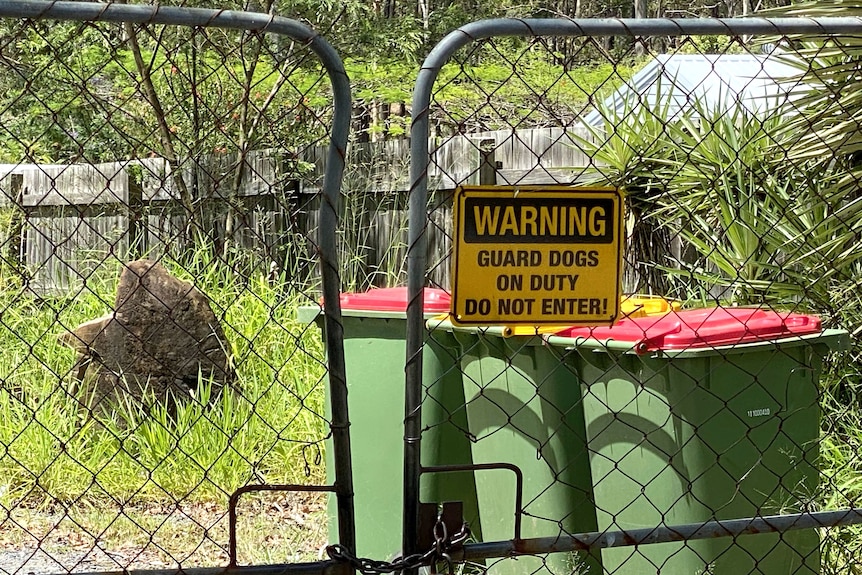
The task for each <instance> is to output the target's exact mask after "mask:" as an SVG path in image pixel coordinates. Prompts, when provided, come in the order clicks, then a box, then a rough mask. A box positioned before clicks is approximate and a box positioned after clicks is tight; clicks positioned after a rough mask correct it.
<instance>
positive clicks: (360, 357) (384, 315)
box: [299, 287, 480, 560]
mask: <svg viewBox="0 0 862 575" xmlns="http://www.w3.org/2000/svg"><path fill="white" fill-rule="evenodd" d="M407 301H408V300H407V288H404V287H397V288H381V289H371V290H368V291H367V292H363V293H350V294H342V296H341V309H342V319H343V326H344V358H345V365H346V372H347V373H346V375H347V387H348V403H349V409H350V443H351V450H352V462H353V486H354V494H355V495H354V508H355V515H356V553H357V555H358V556H360V557H368V558H371V559H375V560H390V559H392V558H393V557H395V556H396V555H398V554H399V553H400V550H401V543H402V541H401V532H402V509H403V505H402V498H403V487H402V485H403V475H404V469H403V460H404V457H403V450H404V444H403V437H404V424H403V422H404V365H405V358H406V353H407V351H406V341H405V335H406V325H407V323H406V310H407ZM424 305H425V312H426V316H427V317H429V318H430V317H432V316H434V315H438V314H440V313H441V312H444V311H448V310H449V295H448V294H447V293H446V292H444V291H442V290H436V289H430V288H426V289H425V291H424ZM322 317H323V316H322V314H321V310H320V308H319V307H318V306H309V307H307V308H304V309H300V314H299V319H300V321H304V322H306V323H310V322H311V321H314V320H315V319H316V320H317V321H320V320H322ZM458 355H459V351H458V346H457V343H456V342H455V341H454V339H453V338H452V337H451V335H448V336H447V335H446V334H444V333H435V334H433V337H432V336H431V335H429V337H428V338H427V341H426V345H425V347H424V349H423V372H422V379H423V387H424V396H423V402H422V407H423V410H422V427H423V433H422V464H423V466H433V465H463V464H470V463H471V459H470V457H471V451H470V440H469V438H468V436H467V434H466V431H465V430H466V428H467V423H466V410H465V408H464V404H465V401H464V387H463V383H462V382H461V372H460V370H459V368H458ZM328 409H329V406H328V402H327V410H328ZM331 452H332V450H331V449H328V450H327V469H332V465H331V463H332V459H331V457H332V456H331ZM328 480H329V481H333V480H334V477H332V476H330V477H328ZM420 500H421V501H423V502H427V503H441V502H444V501H462V502H463V503H464V518H465V521H467V523H468V524H469V525H470V528H471V531H472V532H473V533H480V526H479V518H478V510H477V503H476V486H475V483H474V481H473V473H472V472H453V473H439V474H437V473H435V474H424V475H423V476H422V478H421V490H420ZM329 513H330V521H329V534H330V540H331V541H336V540H337V533H338V531H337V526H336V522H335V515H334V513H335V506H334V498H330V505H329Z"/></svg>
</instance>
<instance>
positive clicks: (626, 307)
mask: <svg viewBox="0 0 862 575" xmlns="http://www.w3.org/2000/svg"><path fill="white" fill-rule="evenodd" d="M620 304H621V310H622V311H623V313H624V314H625V315H627V316H628V315H631V316H633V317H641V316H646V315H662V314H665V313H668V312H669V311H671V310H672V309H678V307H679V303H678V302H673V301H670V300H666V299H664V298H657V297H650V296H641V295H627V296H624V297H623V298H622V300H621V302H620ZM428 326H429V328H430V329H431V332H432V333H434V334H437V333H440V332H445V333H453V334H454V336H455V339H456V340H457V341H458V343H459V344H460V346H461V358H460V359H461V369H462V371H463V382H464V397H465V399H466V400H467V421H468V424H469V431H470V434H471V436H472V437H473V438H474V442H473V444H472V450H473V461H474V463H506V464H510V465H514V466H516V467H518V469H520V471H521V473H522V476H523V501H522V505H523V510H522V511H523V514H522V516H521V533H520V536H521V537H522V538H531V537H555V536H558V535H565V534H575V533H585V532H590V531H595V530H596V528H597V522H596V512H595V509H594V505H593V502H592V499H593V496H592V488H591V483H590V482H591V475H590V469H589V459H588V452H587V449H586V436H585V433H586V432H585V427H584V415H583V405H582V401H581V391H580V386H579V385H578V382H577V380H576V379H575V378H574V377H573V376H572V373H571V371H569V369H568V367H567V366H566V365H565V362H563V361H562V360H561V357H560V356H561V351H559V350H557V351H555V350H553V349H551V348H549V347H548V346H547V345H545V343H544V341H543V340H542V337H541V334H544V333H547V332H549V331H551V330H553V331H557V330H560V329H562V326H557V327H555V328H554V327H547V326H545V327H531V326H515V327H483V328H473V327H456V326H454V325H453V324H452V323H451V322H450V321H449V320H448V318H446V317H438V318H434V319H432V320H430V321H429V322H428ZM475 480H476V489H477V496H478V501H479V515H480V518H481V521H482V537H483V540H484V541H503V540H508V539H512V538H513V537H515V509H516V501H515V493H516V489H515V476H514V474H513V473H512V472H511V471H510V470H506V469H494V470H482V471H477V472H476V474H475ZM487 569H488V571H489V572H491V573H494V574H499V575H508V574H512V575H515V574H520V573H554V574H571V573H575V574H578V575H586V574H592V573H602V567H601V561H600V558H599V553H598V552H595V553H553V554H549V555H547V556H544V557H527V556H523V557H519V558H517V559H506V560H501V561H496V562H494V561H488V567H487Z"/></svg>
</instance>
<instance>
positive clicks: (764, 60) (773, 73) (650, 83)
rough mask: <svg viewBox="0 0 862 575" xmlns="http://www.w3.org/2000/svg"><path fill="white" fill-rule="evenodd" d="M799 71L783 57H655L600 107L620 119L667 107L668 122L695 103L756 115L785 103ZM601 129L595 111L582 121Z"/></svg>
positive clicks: (671, 55) (739, 55)
mask: <svg viewBox="0 0 862 575" xmlns="http://www.w3.org/2000/svg"><path fill="white" fill-rule="evenodd" d="M799 74H800V70H799V68H796V67H795V66H793V65H792V63H791V61H790V60H789V59H787V58H786V57H779V56H768V55H759V54H660V55H658V56H656V58H655V59H654V60H653V61H651V62H650V63H649V64H647V65H646V66H644V68H643V69H641V70H640V71H639V72H637V73H636V74H635V75H634V76H633V77H632V79H631V80H630V81H629V82H628V83H627V84H626V85H625V86H622V87H621V88H619V89H618V90H617V91H616V92H614V93H613V94H612V95H610V96H609V97H608V98H606V99H605V100H604V104H603V106H601V109H604V110H613V112H615V115H616V116H617V117H619V116H620V115H622V114H623V113H624V112H625V111H626V110H627V109H628V110H632V109H634V108H635V107H636V106H638V105H648V106H651V107H656V106H657V104H658V103H659V101H661V104H662V105H667V116H668V118H673V117H675V116H676V115H677V114H679V113H680V112H681V111H683V112H685V111H687V110H690V109H691V107H692V105H693V104H694V103H695V102H696V101H698V100H700V101H701V102H702V103H703V105H705V106H706V108H707V109H709V110H725V109H730V108H731V107H733V106H737V105H740V104H741V105H744V106H745V107H747V108H748V109H749V110H751V111H752V112H759V111H764V110H768V109H774V108H775V107H777V106H779V105H782V104H784V103H786V102H787V100H788V99H789V98H791V97H792V96H791V95H790V94H791V92H792V91H793V90H794V88H795V87H796V86H798V85H799V84H798V77H799ZM668 98H669V100H668ZM583 122H584V123H585V124H587V125H590V126H594V127H601V126H602V125H603V116H602V112H601V111H600V109H594V110H592V111H591V112H589V113H588V114H587V115H586V116H584V118H583Z"/></svg>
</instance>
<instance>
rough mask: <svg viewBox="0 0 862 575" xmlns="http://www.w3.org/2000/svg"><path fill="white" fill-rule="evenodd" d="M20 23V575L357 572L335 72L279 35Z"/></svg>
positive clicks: (230, 16) (8, 304)
mask: <svg viewBox="0 0 862 575" xmlns="http://www.w3.org/2000/svg"><path fill="white" fill-rule="evenodd" d="M0 12H2V16H3V19H0V51H2V54H3V56H2V58H0V66H2V68H3V74H2V76H3V80H2V84H3V90H2V92H3V96H2V105H0V114H2V121H0V124H2V127H0V139H2V142H3V145H2V148H3V151H2V152H0V155H2V159H0V162H3V163H2V165H0V192H2V193H0V213H2V224H0V252H2V255H0V292H2V296H0V336H2V339H3V343H2V347H3V349H4V353H3V354H2V355H3V358H2V360H0V412H2V413H0V421H2V424H0V573H8V574H14V573H28V572H29V573H51V572H67V573H68V572H72V571H75V572H81V571H100V572H102V571H110V572H127V571H129V570H140V569H151V570H152V569H162V570H167V571H169V570H171V569H173V570H181V569H183V570H185V569H190V568H200V569H202V570H203V571H206V569H207V568H209V569H211V570H213V571H218V570H220V569H222V568H223V566H225V565H227V564H228V563H230V566H231V567H232V568H236V567H238V566H239V567H242V566H247V565H250V564H254V565H262V564H275V565H281V567H279V569H278V572H290V568H288V567H285V566H284V564H286V563H304V565H302V566H298V567H295V568H294V570H295V571H297V572H299V571H303V572H309V573H311V572H317V573H322V572H334V571H338V566H336V565H334V564H333V563H332V562H330V561H327V562H321V559H323V558H324V556H323V555H322V552H321V547H322V545H323V544H324V543H325V542H326V540H327V534H326V525H327V512H326V491H334V492H336V496H334V497H333V510H334V511H333V520H332V522H330V523H331V524H332V525H333V530H334V533H335V536H336V537H341V539H342V541H343V542H345V543H346V544H347V545H351V546H352V537H353V534H352V530H353V528H352V503H351V497H352V493H351V486H350V476H349V447H347V448H346V450H345V446H346V445H347V442H346V440H347V426H346V421H347V420H346V418H347V413H346V409H342V403H341V402H342V401H343V399H344V391H343V387H344V375H343V369H344V367H343V358H342V355H341V354H342V351H341V342H340V330H339V327H340V323H339V321H340V320H339V311H338V303H337V300H338V298H337V294H338V292H339V290H340V287H341V286H340V277H341V276H340V268H339V266H338V264H337V257H336V254H335V253H334V246H335V217H336V216H337V210H338V201H337V198H338V193H339V185H340V180H341V172H342V169H343V159H344V152H345V147H346V140H347V130H348V127H349V116H350V96H349V88H348V87H347V83H346V75H345V74H344V70H343V67H342V66H341V62H340V60H339V59H338V57H337V55H335V53H334V51H333V50H332V48H331V47H330V46H329V45H328V44H326V42H325V41H324V40H322V39H321V38H320V37H319V36H316V35H315V34H314V33H312V32H311V31H310V30H309V29H307V28H306V27H305V26H304V25H301V24H299V23H298V22H295V21H291V20H286V19H280V18H276V17H274V16H271V15H268V14H247V13H239V12H227V11H212V10H203V9H185V8H165V7H162V8H159V7H153V6H124V5H118V4H115V5H102V4H88V3H83V2H74V3H63V2H49V3H42V2H24V3H16V2H6V3H0ZM333 294H335V297H333ZM324 295H325V296H327V300H328V301H330V302H334V303H331V304H330V305H327V306H326V308H325V310H324V309H323V308H322V307H321V297H322V296H324ZM303 306H305V307H307V308H310V309H314V314H313V315H312V316H310V317H307V318H306V317H303V316H300V315H298V312H297V310H298V309H299V308H300V307H303ZM318 316H319V317H318ZM322 328H325V331H326V332H327V333H326V335H327V337H326V342H327V350H326V352H324V344H323V341H324V340H323V338H322V337H321V329H322ZM325 397H326V399H325ZM339 442H341V443H340V445H341V446H342V447H341V448H339ZM333 446H334V447H333ZM339 449H341V450H342V451H339ZM333 451H335V452H336V454H333ZM345 454H346V458H344V457H342V455H345ZM325 456H328V457H330V459H334V460H335V462H336V463H335V464H334V465H333V464H331V465H329V466H325V465H324V457H325ZM339 465H341V467H340V468H339ZM339 469H341V470H342V471H339ZM345 469H346V470H347V472H348V474H347V475H342V476H340V477H339V473H342V474H343V471H344V470H345ZM327 473H329V475H327ZM336 479H338V484H339V486H340V487H339V488H335V487H331V484H333V483H334V482H335V481H336ZM260 484H264V485H266V486H270V487H271V486H277V487H280V489H257V488H256V486H259V485H260ZM282 484H289V485H288V486H287V487H281V486H282ZM306 487H307V489H305V488H306ZM303 489H305V491H306V492H302V490H303ZM241 490H242V491H244V492H248V491H253V493H250V494H248V495H246V496H245V497H244V498H243V499H242V500H241V501H235V502H231V506H232V507H231V509H230V510H229V509H228V507H229V500H230V498H231V495H232V494H234V493H240V491H241ZM336 510H337V514H340V515H341V517H342V521H341V522H340V524H339V523H337V522H336V521H335V519H334V517H335V515H336V512H335V511H336ZM229 511H230V512H229Z"/></svg>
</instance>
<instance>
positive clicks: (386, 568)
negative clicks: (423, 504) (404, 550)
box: [326, 515, 470, 575]
mask: <svg viewBox="0 0 862 575" xmlns="http://www.w3.org/2000/svg"><path fill="white" fill-rule="evenodd" d="M469 537H470V526H469V525H467V523H464V524H463V525H462V526H461V529H460V531H458V532H457V533H455V534H454V535H453V536H452V537H449V536H448V530H447V529H446V524H445V523H444V522H443V517H442V515H438V516H437V523H436V524H435V525H434V545H433V547H431V549H429V550H428V551H426V552H424V553H414V554H412V555H408V556H407V557H396V558H395V559H393V560H392V561H378V560H376V559H369V558H365V557H357V556H356V555H354V554H353V553H351V552H350V550H348V549H347V548H345V547H344V546H343V545H340V544H337V543H336V544H335V545H329V546H328V547H327V548H326V553H327V555H329V558H330V559H332V560H333V561H338V562H342V563H348V564H349V565H350V566H351V567H353V568H354V569H355V570H357V571H359V572H360V573H363V575H381V574H383V573H399V572H402V571H407V570H411V569H417V568H419V567H424V566H427V565H436V564H437V563H439V562H441V561H445V562H446V563H448V565H449V571H450V572H451V570H452V558H451V557H450V555H449V552H450V551H452V550H454V549H456V548H458V547H460V546H461V545H463V544H464V542H465V541H466V540H467V539H468V538H469Z"/></svg>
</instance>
